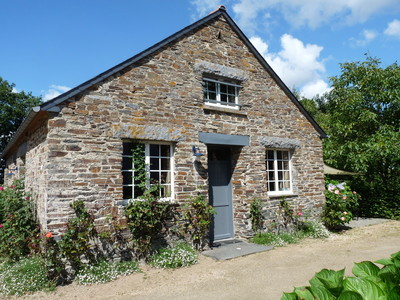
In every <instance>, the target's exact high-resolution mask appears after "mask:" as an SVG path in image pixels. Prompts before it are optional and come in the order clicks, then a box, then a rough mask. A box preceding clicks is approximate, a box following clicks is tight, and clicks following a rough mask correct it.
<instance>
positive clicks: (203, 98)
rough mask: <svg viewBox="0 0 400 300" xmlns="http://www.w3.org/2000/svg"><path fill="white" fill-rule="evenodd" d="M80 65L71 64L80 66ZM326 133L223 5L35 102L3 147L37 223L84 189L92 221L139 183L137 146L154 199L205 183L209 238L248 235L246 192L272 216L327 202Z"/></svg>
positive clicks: (55, 215)
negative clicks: (156, 193)
mask: <svg viewBox="0 0 400 300" xmlns="http://www.w3.org/2000/svg"><path fill="white" fill-rule="evenodd" d="M77 72H79V70H77ZM324 137H326V134H325V133H324V131H323V130H322V129H321V128H320V126H319V125H318V124H317V123H316V122H315V121H314V120H313V119H312V117H311V116H310V115H309V114H308V113H307V111H306V110H305V109H304V108H303V106H302V105H301V104H300V103H299V101H298V100H297V99H296V97H295V96H294V95H293V94H292V93H291V92H290V90H289V89H288V88H287V86H286V85H285V84H284V83H283V82H282V80H281V79H280V78H279V77H278V76H277V74H276V73H275V72H274V71H273V70H272V69H271V67H270V66H269V65H268V63H267V62H266V61H265V59H264V58H263V57H262V55H260V53H259V52H258V51H257V50H256V49H255V47H254V46H253V45H252V44H251V43H250V41H249V40H248V38H247V37H246V36H245V35H244V34H243V32H242V31H241V30H240V28H239V27H238V26H237V25H236V23H235V22H234V21H233V20H232V18H231V17H230V16H229V15H228V13H227V12H226V9H225V8H224V7H220V8H219V9H217V10H216V11H214V12H213V13H211V14H210V15H208V16H206V17H205V18H203V19H201V20H199V21H197V22H195V23H193V24H192V25H190V26H188V27H186V28H183V29H182V30H180V31H179V32H177V33H175V34H173V35H171V36H170V37H167V38H166V39H164V40H162V41H160V42H159V43H157V44H155V45H154V46H152V47H150V48H148V49H147V50H145V51H143V52H141V53H139V54H137V55H135V56H133V57H131V58H129V59H127V60H126V61H124V62H122V63H120V64H118V65H117V66H115V67H113V68H111V69H109V70H107V71H105V72H103V73H101V74H99V75H98V76H96V77H94V78H92V79H90V80H88V81H86V82H84V83H82V84H81V85H79V86H77V87H75V88H73V89H71V90H70V91H68V92H66V93H64V94H62V95H60V96H58V97H56V98H54V99H52V100H50V101H48V102H45V103H43V104H42V105H40V106H38V107H35V108H33V109H32V111H31V112H30V113H29V115H28V116H27V118H26V119H25V121H24V122H23V124H22V125H21V127H20V128H19V129H18V131H17V132H16V133H15V135H14V137H13V138H12V140H11V142H10V143H9V144H8V145H7V147H6V148H5V150H4V151H3V153H2V156H3V157H4V158H5V159H6V165H7V170H6V172H5V173H9V174H10V173H12V175H9V176H6V182H8V183H11V182H12V181H13V180H14V179H16V178H18V177H22V176H23V177H24V178H25V187H26V189H27V190H29V191H30V192H31V194H32V197H33V198H34V199H35V201H36V203H37V211H38V218H39V221H40V223H41V225H42V227H43V230H46V231H50V230H51V231H52V232H54V234H57V233H59V232H62V231H63V229H64V226H65V224H66V222H67V220H68V218H69V217H70V216H71V209H70V207H69V203H70V202H72V201H74V200H78V199H81V200H83V201H84V202H85V203H86V205H87V206H88V207H89V208H91V209H92V210H94V211H95V215H96V221H97V222H98V224H101V222H102V221H103V220H105V219H106V218H107V216H109V215H110V214H112V215H118V214H119V215H121V209H122V208H123V206H124V205H125V204H126V203H127V201H129V200H130V199H135V198H137V197H139V196H140V194H141V193H142V191H141V189H140V186H139V183H138V182H135V176H134V174H133V172H134V171H133V168H132V149H134V148H135V147H136V148H137V146H138V145H140V148H141V149H142V150H141V151H142V152H141V155H142V156H143V159H144V160H145V162H146V164H147V166H148V168H147V176H148V178H149V179H150V184H152V183H154V182H157V183H159V184H160V185H161V186H162V188H161V191H160V197H161V198H162V199H163V201H171V202H173V203H184V202H185V201H186V200H187V199H189V198H190V197H191V196H194V195H197V194H198V193H202V194H204V195H206V197H207V199H208V200H209V201H210V203H211V204H212V205H213V206H214V207H215V209H216V211H217V214H216V215H215V219H214V223H213V224H214V225H213V229H212V232H211V237H212V239H213V240H222V239H229V238H234V237H245V236H248V235H249V234H250V233H251V224H250V220H249V207H250V202H251V201H252V200H253V199H255V198H260V199H261V200H262V201H263V202H264V203H265V205H266V207H265V213H266V216H267V217H268V216H269V217H271V218H272V217H273V216H274V212H275V209H276V207H277V206H278V204H279V201H280V200H281V198H282V197H285V198H286V199H287V200H288V201H291V203H292V205H293V206H294V207H295V208H296V209H301V210H309V211H310V212H311V213H314V214H317V213H319V212H320V210H321V207H322V205H323V203H324V200H325V198H324V163H323V160H322V143H321V138H324Z"/></svg>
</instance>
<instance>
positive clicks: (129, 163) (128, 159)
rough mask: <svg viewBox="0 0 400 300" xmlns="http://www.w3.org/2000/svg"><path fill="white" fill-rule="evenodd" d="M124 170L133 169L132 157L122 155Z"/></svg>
mask: <svg viewBox="0 0 400 300" xmlns="http://www.w3.org/2000/svg"><path fill="white" fill-rule="evenodd" d="M122 170H132V158H131V157H122Z"/></svg>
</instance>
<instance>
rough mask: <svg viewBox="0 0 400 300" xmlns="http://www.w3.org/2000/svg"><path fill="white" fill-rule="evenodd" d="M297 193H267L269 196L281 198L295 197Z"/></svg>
mask: <svg viewBox="0 0 400 300" xmlns="http://www.w3.org/2000/svg"><path fill="white" fill-rule="evenodd" d="M297 196H298V195H297V194H294V193H292V192H290V193H279V194H268V197H269V198H282V197H297Z"/></svg>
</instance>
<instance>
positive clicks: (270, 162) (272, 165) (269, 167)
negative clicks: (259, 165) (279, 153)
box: [267, 160, 274, 170]
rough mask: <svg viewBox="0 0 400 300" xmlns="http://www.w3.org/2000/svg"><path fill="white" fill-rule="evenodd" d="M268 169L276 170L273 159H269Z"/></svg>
mask: <svg viewBox="0 0 400 300" xmlns="http://www.w3.org/2000/svg"><path fill="white" fill-rule="evenodd" d="M267 168H268V170H274V162H273V161H272V160H268V161H267Z"/></svg>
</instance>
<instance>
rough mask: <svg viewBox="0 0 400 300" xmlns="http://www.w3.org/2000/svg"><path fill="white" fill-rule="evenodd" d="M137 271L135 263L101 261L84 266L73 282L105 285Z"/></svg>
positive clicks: (137, 267)
mask: <svg viewBox="0 0 400 300" xmlns="http://www.w3.org/2000/svg"><path fill="white" fill-rule="evenodd" d="M139 271H140V269H139V266H138V263H137V262H135V261H123V262H117V263H111V262H106V261H104V260H102V261H100V262H98V263H97V264H88V265H84V266H83V267H82V268H81V269H80V270H79V272H78V273H77V275H76V277H75V280H76V282H77V283H79V284H81V285H89V284H95V283H106V282H109V281H112V280H115V279H117V278H118V277H121V276H127V275H130V274H133V273H136V272H139Z"/></svg>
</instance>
